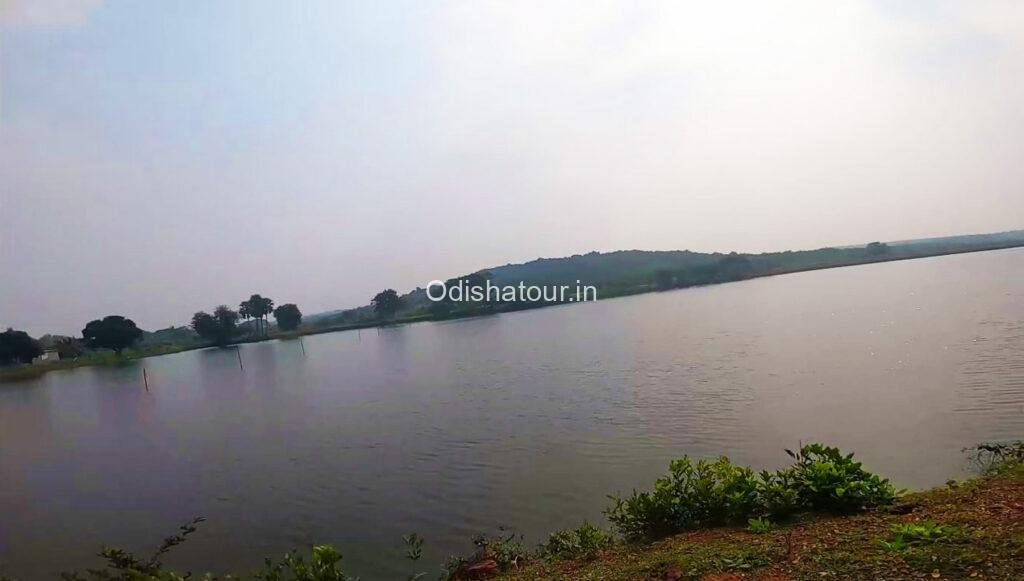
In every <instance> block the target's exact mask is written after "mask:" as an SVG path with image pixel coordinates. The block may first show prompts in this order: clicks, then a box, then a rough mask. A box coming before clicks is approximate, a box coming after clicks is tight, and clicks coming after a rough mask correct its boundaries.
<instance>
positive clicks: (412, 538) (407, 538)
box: [402, 533, 427, 581]
mask: <svg viewBox="0 0 1024 581" xmlns="http://www.w3.org/2000/svg"><path fill="white" fill-rule="evenodd" d="M402 542H403V543H404V544H405V558H406V559H409V560H410V561H412V562H413V563H415V562H416V561H419V560H420V558H421V557H423V537H421V536H419V535H418V534H416V533H410V534H408V535H402ZM426 575H427V574H426V573H410V574H409V577H408V578H407V579H408V581H418V580H419V579H422V578H423V577H426Z"/></svg>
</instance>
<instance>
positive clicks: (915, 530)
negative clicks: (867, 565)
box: [878, 521, 954, 552]
mask: <svg viewBox="0 0 1024 581" xmlns="http://www.w3.org/2000/svg"><path fill="white" fill-rule="evenodd" d="M889 531H890V533H892V534H891V537H890V540H888V541H886V540H879V541H878V544H879V545H880V546H881V547H882V548H883V549H885V550H887V551H891V552H899V551H903V550H906V549H907V548H908V547H910V546H913V545H921V544H927V543H934V542H936V541H941V540H944V539H947V538H949V536H950V535H951V534H952V533H953V532H954V530H953V529H952V528H951V527H948V526H940V525H937V524H935V523H934V522H932V521H922V522H919V523H904V524H895V525H892V527H891V528H890V529H889Z"/></svg>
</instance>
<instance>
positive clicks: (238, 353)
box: [235, 345, 245, 371]
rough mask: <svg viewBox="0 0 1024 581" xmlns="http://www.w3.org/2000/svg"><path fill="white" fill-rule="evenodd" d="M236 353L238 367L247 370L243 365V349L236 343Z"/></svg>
mask: <svg viewBox="0 0 1024 581" xmlns="http://www.w3.org/2000/svg"><path fill="white" fill-rule="evenodd" d="M235 355H238V369H240V370H242V371H245V367H242V351H241V350H240V349H239V348H238V345H235Z"/></svg>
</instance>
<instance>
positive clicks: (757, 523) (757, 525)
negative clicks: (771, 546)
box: [747, 518, 772, 533]
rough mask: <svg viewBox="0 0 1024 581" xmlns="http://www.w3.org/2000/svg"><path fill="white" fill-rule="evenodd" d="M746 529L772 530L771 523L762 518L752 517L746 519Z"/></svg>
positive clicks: (759, 531)
mask: <svg viewBox="0 0 1024 581" xmlns="http://www.w3.org/2000/svg"><path fill="white" fill-rule="evenodd" d="M747 530H749V531H750V532H752V533H767V532H770V531H771V530H772V523H771V521H769V520H766V519H763V518H752V519H749V520H747Z"/></svg>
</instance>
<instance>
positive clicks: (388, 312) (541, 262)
mask: <svg viewBox="0 0 1024 581" xmlns="http://www.w3.org/2000/svg"><path fill="white" fill-rule="evenodd" d="M1020 246H1024V230H1016V231H1012V232H1001V233H996V234H978V235H969V236H952V237H945V238H929V239H922V240H910V241H902V242H889V243H882V242H871V243H868V244H865V245H860V246H847V247H835V248H822V249H818V250H806V251H786V252H768V253H761V254H741V253H736V252H731V253H728V254H723V253H700V252H691V251H687V250H683V251H640V250H628V251H619V252H610V253H597V252H592V253H589V254H582V255H575V256H571V257H566V258H556V259H537V260H534V261H531V262H527V263H523V264H509V265H505V266H499V267H494V268H490V269H486V270H481V271H477V272H474V273H470V274H467V275H463V276H459V277H455V278H452V279H448V281H446V282H447V284H448V285H454V284H456V283H458V282H463V283H465V284H466V285H467V286H473V285H482V284H483V283H484V282H486V281H492V282H493V283H494V284H495V285H517V284H521V283H522V284H527V285H535V286H555V285H572V284H576V283H577V282H578V281H581V280H582V281H584V282H585V283H586V284H588V285H593V286H594V287H595V288H596V289H597V298H599V299H606V298H612V297H619V296H626V295H633V294H639V293H645V292H653V291H665V290H671V289H676V288H685V287H691V286H699V285H708V284H718V283H725V282H733V281H740V280H747V279H752V278H758V277H764V276H774V275H780V274H787V273H794V272H801V271H809V270H819V269H825V268H837V267H843V266H853V265H860V264H869V263H875V262H887V261H894V260H908V259H914V258H925V257H931V256H941V255H946V254H956V253H963V252H979V251H986V250H998V249H1005V248H1013V247H1020ZM557 304H562V303H561V302H558V301H545V300H539V301H533V302H530V301H526V302H522V301H520V302H502V301H494V300H482V301H462V302H452V301H450V300H442V301H432V300H430V299H429V298H428V297H427V293H426V291H425V289H423V288H417V289H415V290H413V291H411V292H409V293H406V294H404V295H400V294H399V293H398V292H396V291H395V290H393V289H385V290H383V291H381V292H379V293H377V294H376V295H375V296H374V297H373V298H372V300H371V301H370V304H368V305H366V306H363V307H358V308H353V309H346V310H339V311H330V312H326V313H317V314H314V315H310V316H305V317H304V316H303V313H302V312H301V311H300V309H299V307H298V306H297V305H295V304H294V303H285V304H282V305H278V306H277V307H275V306H274V301H273V300H272V299H270V298H268V297H263V296H261V295H259V294H253V295H252V296H251V297H249V299H247V300H244V301H242V302H241V303H240V304H239V306H238V308H237V309H232V308H229V307H228V306H227V305H219V306H217V307H216V308H214V309H213V310H212V313H207V312H206V311H199V312H196V313H195V314H194V315H193V317H192V320H191V321H190V323H189V325H188V326H179V327H175V326H172V327H168V328H166V329H162V330H159V331H154V332H147V331H143V330H141V329H139V328H138V327H137V326H136V325H135V323H134V322H133V321H132V320H131V319H128V318H126V317H123V316H120V315H109V316H106V317H103V318H102V319H97V320H94V321H91V322H89V323H88V324H87V325H86V326H85V328H83V330H82V336H81V337H70V336H62V335H44V336H43V337H40V338H39V339H34V338H32V337H30V336H29V335H28V334H27V333H25V332H24V331H18V330H14V329H8V330H7V331H5V332H2V333H0V382H2V381H15V380H23V379H29V378H33V377H37V376H39V375H41V374H43V373H45V372H47V371H52V370H58V369H70V368H74V367H81V366H85V365H120V364H124V363H126V362H128V361H132V360H135V359H140V358H143V357H149V356H154V355H166V354H169V353H176V352H179V351H186V350H190V349H202V348H207V347H226V346H229V345H236V344H239V343H246V342H255V341H264V340H268V339H288V338H295V337H299V336H302V335H309V334H315V333H329V332H335V331H344V330H353V329H362V328H367V327H375V326H380V325H393V324H403V323H414V322H419V321H431V320H444V319H455V318H462V317H473V316H480V315H487V314H494V313H501V312H510V311H517V310H524V309H533V308H539V307H545V306H551V305H557ZM271 315H273V317H274V323H271V321H270V316H271Z"/></svg>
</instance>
